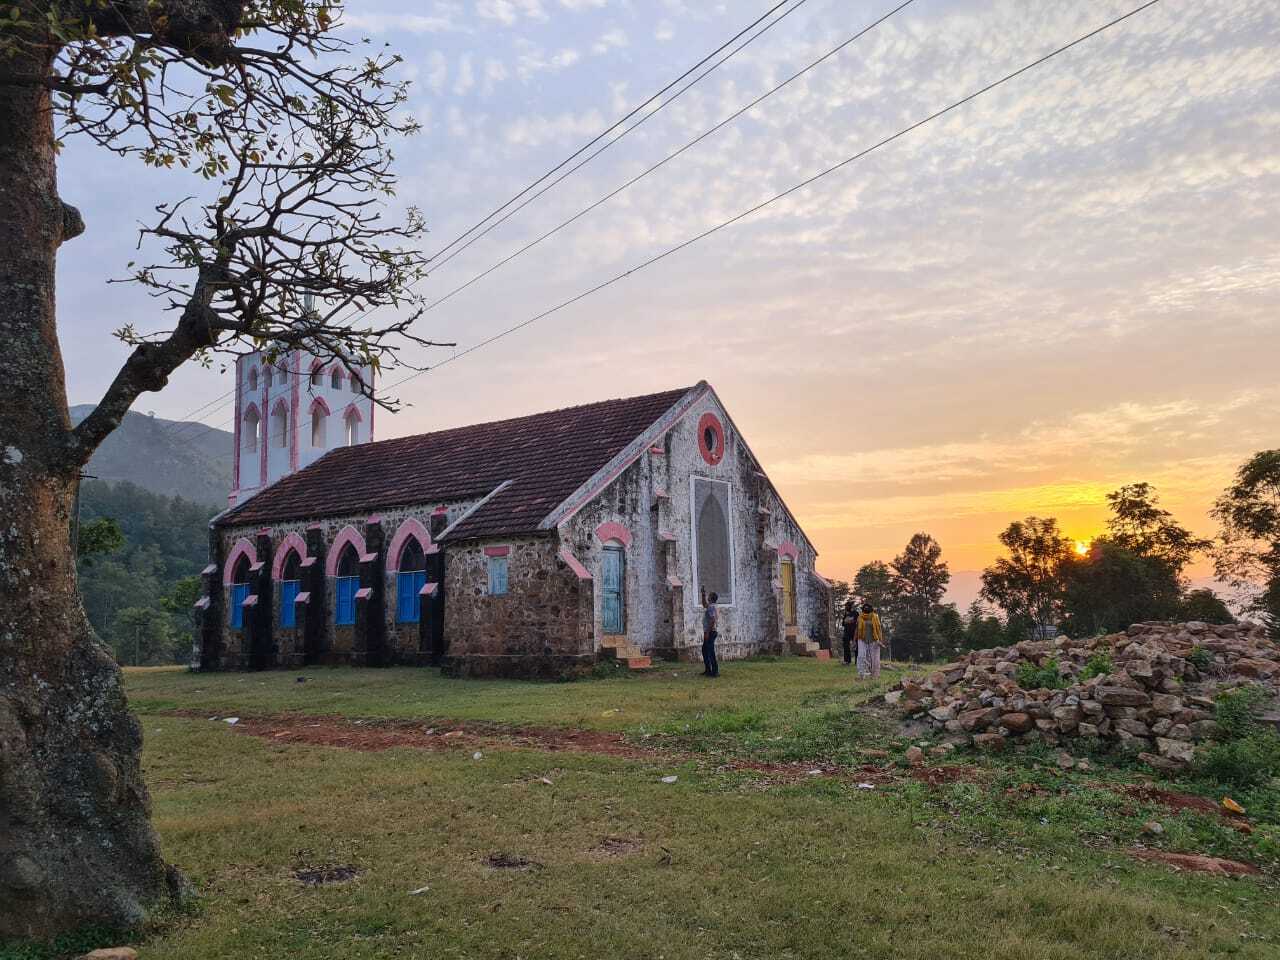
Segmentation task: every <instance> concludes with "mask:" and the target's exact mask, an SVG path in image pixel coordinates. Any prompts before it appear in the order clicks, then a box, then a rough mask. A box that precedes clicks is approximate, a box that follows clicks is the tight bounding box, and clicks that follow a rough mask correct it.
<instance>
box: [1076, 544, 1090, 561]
mask: <svg viewBox="0 0 1280 960" xmlns="http://www.w3.org/2000/svg"><path fill="white" fill-rule="evenodd" d="M1076 553H1077V554H1079V555H1080V556H1082V557H1083V556H1087V555H1088V553H1089V544H1088V543H1086V542H1085V541H1083V540H1077V541H1076Z"/></svg>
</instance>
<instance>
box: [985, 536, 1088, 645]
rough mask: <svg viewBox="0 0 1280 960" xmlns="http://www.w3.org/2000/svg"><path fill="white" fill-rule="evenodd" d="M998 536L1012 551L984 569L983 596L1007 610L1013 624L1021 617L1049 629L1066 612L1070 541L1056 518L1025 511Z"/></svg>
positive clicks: (1028, 622) (1006, 613)
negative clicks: (1064, 597)
mask: <svg viewBox="0 0 1280 960" xmlns="http://www.w3.org/2000/svg"><path fill="white" fill-rule="evenodd" d="M1000 542H1001V543H1002V544H1003V545H1004V547H1005V549H1006V550H1008V551H1009V556H1008V557H1001V558H1000V559H998V560H996V562H995V563H994V564H993V565H992V566H990V567H987V568H986V569H985V570H983V571H982V593H981V596H982V598H983V599H985V600H988V601H990V602H991V603H994V604H995V605H996V606H998V607H1000V608H1001V609H1002V610H1004V612H1005V615H1006V617H1007V619H1008V622H1009V624H1010V629H1011V630H1012V629H1013V624H1014V623H1015V622H1019V621H1020V622H1024V623H1027V624H1029V625H1030V626H1032V627H1033V628H1037V629H1038V630H1039V631H1040V632H1041V633H1048V632H1049V628H1050V627H1052V626H1054V625H1055V624H1056V623H1057V621H1058V620H1059V618H1060V617H1061V616H1062V595H1063V588H1064V582H1063V568H1064V565H1065V564H1066V563H1067V562H1068V561H1069V560H1070V557H1071V551H1072V543H1071V541H1070V540H1068V539H1067V538H1066V537H1064V536H1063V535H1062V531H1061V530H1059V529H1058V521H1057V520H1055V519H1054V518H1052V517H1045V518H1040V517H1027V519H1026V520H1015V521H1014V522H1013V523H1011V524H1009V526H1008V527H1007V528H1006V529H1005V530H1004V532H1003V533H1001V534H1000Z"/></svg>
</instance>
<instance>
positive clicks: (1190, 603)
mask: <svg viewBox="0 0 1280 960" xmlns="http://www.w3.org/2000/svg"><path fill="white" fill-rule="evenodd" d="M1177 618H1178V619H1179V620H1186V621H1190V620H1199V621H1200V622H1202V623H1235V622H1236V618H1235V617H1233V616H1232V615H1231V610H1230V609H1229V608H1228V607H1227V605H1226V604H1225V603H1224V602H1223V601H1222V598H1221V597H1219V596H1218V595H1217V594H1216V593H1214V592H1213V591H1212V590H1209V589H1207V588H1205V589H1201V590H1192V591H1190V592H1189V593H1187V594H1186V595H1185V596H1184V597H1182V599H1181V600H1180V601H1179V603H1178V617H1177Z"/></svg>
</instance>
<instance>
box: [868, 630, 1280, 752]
mask: <svg viewBox="0 0 1280 960" xmlns="http://www.w3.org/2000/svg"><path fill="white" fill-rule="evenodd" d="M1108 659H1109V661H1110V666H1109V668H1108V669H1107V670H1106V671H1105V672H1103V673H1100V674H1099V673H1096V671H1097V670H1098V668H1099V664H1106V662H1107V661H1108ZM1091 661H1092V662H1093V667H1092V669H1086V668H1088V667H1089V664H1090V662H1091ZM1053 663H1056V664H1057V671H1058V675H1059V678H1060V679H1059V684H1060V686H1059V687H1058V688H1056V689H1044V688H1041V689H1034V690H1028V689H1023V687H1021V686H1019V682H1018V674H1019V668H1021V667H1023V665H1024V664H1028V665H1031V666H1033V667H1038V668H1041V669H1043V668H1046V667H1048V666H1050V665H1051V664H1053ZM1082 674H1096V675H1090V676H1088V678H1087V679H1082ZM1242 683H1263V684H1266V685H1268V686H1269V687H1271V688H1272V690H1273V691H1276V692H1280V644H1277V643H1276V642H1275V641H1273V640H1271V639H1269V638H1268V636H1267V632H1266V630H1265V628H1263V627H1261V626H1259V625H1257V624H1239V625H1217V624H1212V625H1211V624H1206V623H1199V622H1192V623H1138V624H1134V625H1133V626H1132V627H1130V628H1129V629H1128V630H1127V631H1126V632H1125V633H1117V634H1110V635H1108V636H1103V637H1092V638H1090V639H1088V640H1072V639H1070V638H1068V637H1057V638H1056V639H1054V640H1047V641H1025V642H1023V643H1019V644H1016V645H1014V646H1012V647H997V648H994V649H991V650H977V651H974V652H972V653H970V654H968V655H967V656H966V657H965V658H963V659H961V660H957V661H955V662H954V663H948V664H946V665H945V666H943V667H941V668H939V669H938V670H937V671H935V672H934V673H932V674H930V675H929V676H927V677H925V678H924V679H919V680H910V679H909V680H904V681H902V683H900V684H898V686H897V687H895V688H894V689H893V690H892V691H891V692H889V693H888V694H886V695H885V701H886V702H887V703H891V704H898V705H899V706H900V707H901V708H902V709H903V711H904V712H905V713H906V714H907V715H908V716H912V717H916V718H919V719H922V720H924V721H926V722H927V723H929V724H930V725H931V726H933V727H934V728H935V729H938V730H940V731H945V732H946V733H949V734H951V735H953V738H954V740H953V742H956V741H959V740H963V741H965V742H971V743H973V744H974V745H976V746H979V747H984V748H987V749H1000V748H1002V747H1004V745H1005V744H1006V742H1007V741H1008V740H1010V739H1011V738H1024V739H1038V740H1041V741H1043V742H1046V743H1049V744H1059V743H1061V742H1062V741H1063V740H1064V739H1067V738H1073V737H1097V738H1099V739H1101V740H1110V741H1118V742H1120V743H1121V744H1122V745H1124V746H1126V747H1128V748H1129V749H1132V750H1134V751H1136V752H1138V753H1140V754H1141V755H1142V759H1144V760H1146V761H1147V762H1148V763H1150V764H1151V765H1153V766H1155V767H1158V768H1160V769H1164V770H1168V771H1173V770H1177V769H1180V768H1181V767H1182V766H1184V765H1185V764H1187V763H1190V762H1191V761H1192V760H1193V759H1194V757H1195V750H1196V744H1197V743H1199V742H1201V741H1203V740H1206V739H1209V738H1211V737H1212V736H1213V735H1214V734H1215V733H1216V732H1217V724H1216V723H1215V722H1214V720H1213V705H1214V698H1215V696H1216V695H1217V694H1218V693H1219V692H1220V691H1221V690H1222V689H1224V688H1226V687H1232V686H1238V685H1240V684H1242Z"/></svg>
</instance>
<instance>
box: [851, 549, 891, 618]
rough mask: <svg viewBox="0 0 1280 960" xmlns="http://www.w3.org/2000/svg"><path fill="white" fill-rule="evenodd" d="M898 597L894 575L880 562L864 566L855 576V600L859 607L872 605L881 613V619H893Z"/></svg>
mask: <svg viewBox="0 0 1280 960" xmlns="http://www.w3.org/2000/svg"><path fill="white" fill-rule="evenodd" d="M897 596H898V595H897V590H896V589H895V587H894V583H893V574H892V573H891V572H890V571H889V567H888V566H887V565H886V564H884V563H882V562H881V561H879V560H873V561H871V562H870V563H865V564H863V565H862V566H861V567H860V568H859V569H858V572H857V573H856V574H854V576H853V599H854V600H856V601H857V602H858V604H859V605H861V604H864V603H869V604H871V606H873V607H875V608H876V610H877V611H878V612H879V613H880V616H881V619H888V620H892V619H893V615H894V611H895V610H896V608H897Z"/></svg>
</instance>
